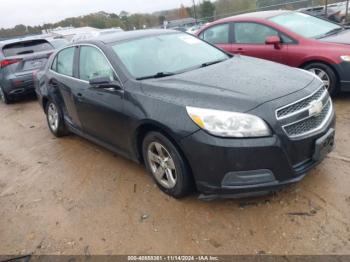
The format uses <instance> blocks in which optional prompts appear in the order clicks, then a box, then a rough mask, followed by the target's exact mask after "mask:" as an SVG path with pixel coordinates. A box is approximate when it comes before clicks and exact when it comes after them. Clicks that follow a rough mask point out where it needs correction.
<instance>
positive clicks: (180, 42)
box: [112, 33, 229, 78]
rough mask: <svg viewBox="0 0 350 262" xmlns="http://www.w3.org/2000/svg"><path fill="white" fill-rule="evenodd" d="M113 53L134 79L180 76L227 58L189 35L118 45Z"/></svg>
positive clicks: (219, 51)
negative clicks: (157, 75) (176, 74)
mask: <svg viewBox="0 0 350 262" xmlns="http://www.w3.org/2000/svg"><path fill="white" fill-rule="evenodd" d="M112 48H113V50H114V52H115V53H116V54H117V56H118V57H119V58H120V60H121V61H122V63H123V64H124V65H125V67H126V69H127V70H128V71H129V73H130V74H131V75H132V76H133V77H135V78H144V77H147V76H153V75H156V74H159V73H165V74H169V73H173V74H175V73H181V72H185V71H189V70H194V69H196V68H199V67H201V66H202V65H203V64H205V63H211V62H215V61H216V62H219V61H222V60H226V59H228V58H229V56H228V55H227V54H225V53H224V52H223V51H221V50H219V49H217V48H215V47H213V46H211V45H209V44H207V43H206V42H204V41H202V40H200V39H198V38H196V37H194V36H190V35H188V34H184V33H172V34H161V35H155V36H149V37H143V38H140V39H133V40H129V41H125V42H120V43H117V44H114V45H113V46H112Z"/></svg>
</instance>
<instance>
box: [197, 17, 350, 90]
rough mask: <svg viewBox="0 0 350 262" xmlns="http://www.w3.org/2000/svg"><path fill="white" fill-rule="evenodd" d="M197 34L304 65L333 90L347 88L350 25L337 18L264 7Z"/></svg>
mask: <svg viewBox="0 0 350 262" xmlns="http://www.w3.org/2000/svg"><path fill="white" fill-rule="evenodd" d="M197 35H198V36H199V38H201V39H203V40H205V41H207V42H209V43H211V44H215V45H217V46H218V47H220V48H222V49H224V50H226V51H227V52H229V53H232V54H242V55H247V56H253V57H258V58H262V59H267V60H271V61H274V62H278V63H281V64H286V65H289V66H293V67H298V68H302V69H305V70H308V71H310V72H312V73H314V74H316V75H317V76H318V77H319V78H320V79H322V81H323V83H324V85H325V86H326V88H327V89H328V91H329V93H330V94H331V95H335V94H336V93H337V92H338V91H350V73H349V72H350V45H349V44H350V30H349V29H347V28H345V27H342V26H340V25H338V24H335V23H332V22H328V21H325V20H323V19H320V18H317V17H314V16H310V15H307V14H304V13H300V12H293V11H265V12H256V13H248V14H243V15H238V16H234V17H229V18H225V19H222V20H218V21H215V22H214V23H212V24H210V25H208V26H206V27H204V28H202V29H201V30H199V32H197Z"/></svg>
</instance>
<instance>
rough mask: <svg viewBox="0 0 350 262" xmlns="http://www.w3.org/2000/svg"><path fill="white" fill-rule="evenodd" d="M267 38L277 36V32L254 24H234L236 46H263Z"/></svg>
mask: <svg viewBox="0 0 350 262" xmlns="http://www.w3.org/2000/svg"><path fill="white" fill-rule="evenodd" d="M268 36H278V32H277V31H276V30H274V29H272V28H270V27H267V26H264V25H261V24H256V23H236V24H235V42H236V43H238V44H265V41H266V37H268Z"/></svg>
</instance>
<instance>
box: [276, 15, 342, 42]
mask: <svg viewBox="0 0 350 262" xmlns="http://www.w3.org/2000/svg"><path fill="white" fill-rule="evenodd" d="M270 20H271V21H273V22H275V23H276V24H278V25H281V26H283V27H285V28H287V29H289V30H290V31H293V32H294V33H297V34H299V35H301V36H304V37H307V38H318V37H322V36H324V35H326V34H327V33H329V32H333V31H334V30H341V29H342V28H341V27H340V26H339V25H336V24H333V23H330V22H328V21H325V20H323V19H319V18H317V17H314V16H310V15H307V14H303V13H298V12H295V13H287V14H284V15H279V16H275V17H272V18H270Z"/></svg>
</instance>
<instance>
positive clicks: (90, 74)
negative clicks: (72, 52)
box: [79, 46, 114, 81]
mask: <svg viewBox="0 0 350 262" xmlns="http://www.w3.org/2000/svg"><path fill="white" fill-rule="evenodd" d="M79 76H80V79H82V80H85V81H90V80H91V79H94V78H98V77H108V78H109V79H111V80H113V79H114V73H113V69H112V68H111V66H110V64H109V63H108V61H107V59H106V57H105V56H104V55H103V54H102V53H101V51H99V50H98V49H96V48H95V47H92V46H82V47H81V48H80V59H79Z"/></svg>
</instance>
